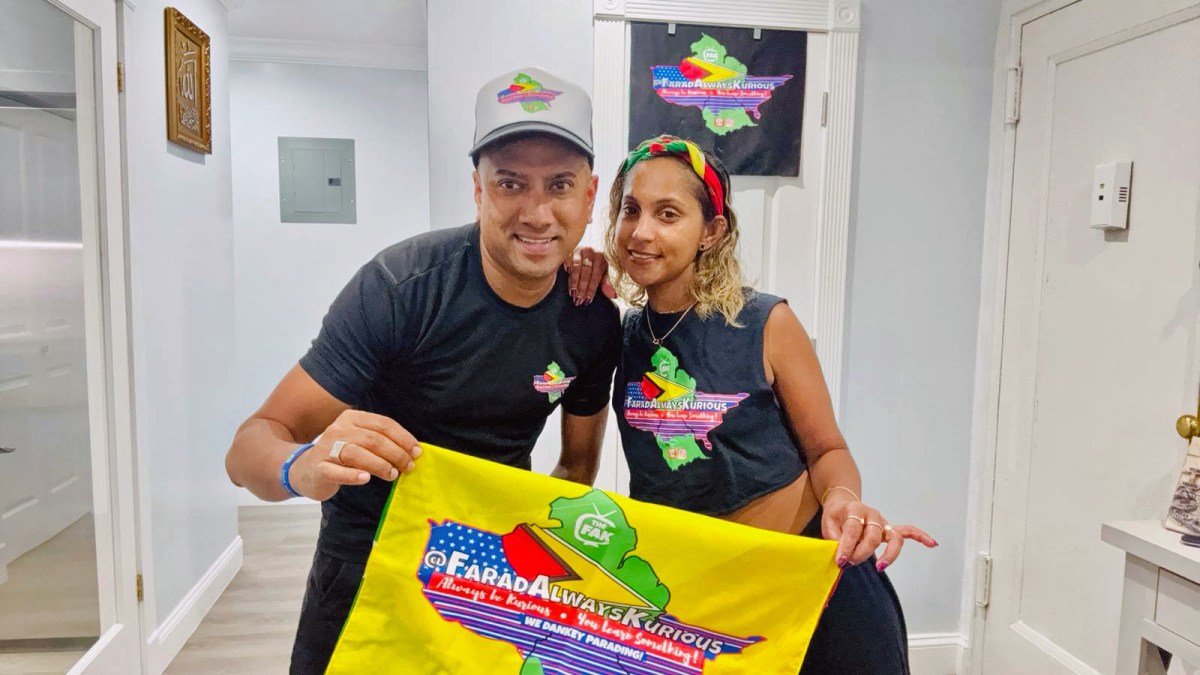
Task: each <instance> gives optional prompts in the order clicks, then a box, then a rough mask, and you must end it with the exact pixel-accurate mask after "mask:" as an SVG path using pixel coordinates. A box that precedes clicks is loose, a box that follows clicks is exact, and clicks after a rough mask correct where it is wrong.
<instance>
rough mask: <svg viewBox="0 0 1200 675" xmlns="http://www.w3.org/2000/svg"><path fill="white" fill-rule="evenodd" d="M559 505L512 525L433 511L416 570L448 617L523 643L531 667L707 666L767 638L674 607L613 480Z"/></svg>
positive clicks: (529, 672)
mask: <svg viewBox="0 0 1200 675" xmlns="http://www.w3.org/2000/svg"><path fill="white" fill-rule="evenodd" d="M550 517H551V518H552V519H554V520H557V521H558V522H559V523H561V524H560V525H559V526H558V527H542V526H539V525H536V524H529V523H522V524H520V525H517V526H516V527H515V528H513V530H512V531H510V532H509V533H507V534H496V533H494V532H488V531H485V530H482V529H477V528H474V527H471V526H469V525H464V524H462V523H458V522H454V521H443V522H441V523H435V522H433V521H429V540H428V544H427V545H426V548H425V553H424V557H423V564H422V565H421V567H420V568H419V570H418V573H417V576H418V578H419V579H420V580H421V582H422V584H423V586H424V594H425V598H426V599H427V600H428V601H429V602H430V604H432V605H433V607H434V608H435V609H436V611H437V613H438V615H440V616H441V617H442V618H443V619H444V620H446V621H450V622H454V623H458V624H461V625H462V627H463V628H465V629H467V630H469V631H471V632H473V633H476V634H477V635H480V636H483V637H486V638H490V639H493V640H500V641H502V642H506V643H508V644H510V645H512V646H513V647H515V648H516V649H517V651H518V652H519V653H520V654H521V658H522V659H523V665H522V667H521V670H520V675H533V674H540V673H575V672H585V671H586V672H589V673H603V674H606V675H607V674H611V675H624V674H626V673H644V674H647V675H653V674H663V675H665V674H667V673H672V674H675V673H680V674H688V673H697V674H698V673H703V672H704V666H705V664H706V663H708V662H710V661H712V660H713V659H715V658H717V657H728V656H732V655H737V654H740V653H742V651H743V650H744V649H746V648H747V647H749V646H751V645H754V644H756V643H759V642H762V641H763V640H764V638H762V637H758V636H754V637H744V638H743V637H736V636H732V635H725V634H722V633H718V632H715V631H710V630H707V629H705V628H702V627H699V626H693V625H689V624H687V623H684V622H683V621H682V620H681V619H679V618H676V617H674V616H671V615H670V614H668V613H667V607H668V605H669V603H670V599H671V592H670V590H669V589H668V588H667V587H666V586H665V585H664V584H663V583H662V582H661V581H660V580H659V578H658V575H657V574H656V573H655V571H654V569H653V568H652V567H651V566H650V564H649V563H648V562H646V561H645V560H644V559H642V558H640V557H638V556H635V555H632V552H633V550H634V548H635V547H636V546H637V531H636V530H635V529H634V528H633V527H631V526H630V525H629V523H628V521H627V520H626V518H625V514H624V512H622V510H621V508H620V507H619V506H617V504H616V503H615V502H614V501H613V500H612V499H611V498H610V497H609V496H608V495H606V494H604V493H603V492H600V491H599V490H592V491H591V492H589V493H587V494H585V495H583V496H582V497H577V498H567V497H560V498H558V499H555V500H554V501H553V502H552V503H551V504H550ZM585 589H586V592H585Z"/></svg>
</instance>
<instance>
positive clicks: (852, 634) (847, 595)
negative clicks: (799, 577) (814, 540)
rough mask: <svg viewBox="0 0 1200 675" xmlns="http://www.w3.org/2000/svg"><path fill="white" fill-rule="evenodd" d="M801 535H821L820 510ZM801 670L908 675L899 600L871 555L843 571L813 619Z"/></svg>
mask: <svg viewBox="0 0 1200 675" xmlns="http://www.w3.org/2000/svg"><path fill="white" fill-rule="evenodd" d="M804 534H805V535H806V536H809V537H820V536H821V514H820V513H819V512H818V513H817V516H816V517H815V518H813V520H812V522H811V523H809V526H808V527H807V528H805V531H804ZM800 673H801V675H826V674H827V673H828V674H830V675H834V674H836V675H860V674H861V675H908V629H907V627H906V626H905V625H904V612H903V611H901V609H900V599H899V598H898V597H897V596H896V590H895V589H894V588H892V582H891V581H889V580H888V578H887V575H886V574H884V573H880V572H876V571H875V557H874V556H872V557H871V558H870V559H869V560H867V561H866V562H863V563H860V564H858V565H855V566H854V567H848V568H846V569H845V570H844V571H843V572H842V578H841V580H840V581H839V582H838V586H837V589H836V590H834V592H833V597H832V598H830V599H829V606H828V607H826V608H825V612H824V613H823V614H822V615H821V620H820V621H819V622H818V623H817V630H816V632H814V633H813V637H812V642H810V643H809V645H808V653H807V654H806V655H805V657H804V667H803V668H801V669H800Z"/></svg>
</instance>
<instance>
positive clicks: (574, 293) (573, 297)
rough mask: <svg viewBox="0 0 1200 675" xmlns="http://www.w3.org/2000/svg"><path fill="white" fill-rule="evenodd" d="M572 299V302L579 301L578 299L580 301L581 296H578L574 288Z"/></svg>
mask: <svg viewBox="0 0 1200 675" xmlns="http://www.w3.org/2000/svg"><path fill="white" fill-rule="evenodd" d="M571 299H572V300H578V299H579V295H578V294H577V293H576V292H575V289H574V288H572V289H571Z"/></svg>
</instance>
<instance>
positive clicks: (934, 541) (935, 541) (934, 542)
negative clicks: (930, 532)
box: [933, 539, 941, 546]
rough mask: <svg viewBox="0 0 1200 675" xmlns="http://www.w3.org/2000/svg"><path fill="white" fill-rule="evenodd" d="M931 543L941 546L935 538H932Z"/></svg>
mask: <svg viewBox="0 0 1200 675" xmlns="http://www.w3.org/2000/svg"><path fill="white" fill-rule="evenodd" d="M933 545H934V546H941V544H939V543H937V539H934V540H933Z"/></svg>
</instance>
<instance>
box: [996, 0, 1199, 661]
mask: <svg viewBox="0 0 1200 675" xmlns="http://www.w3.org/2000/svg"><path fill="white" fill-rule="evenodd" d="M1020 54H1021V66H1022V70H1023V75H1022V86H1021V102H1020V115H1019V122H1018V125H1017V127H1016V149H1015V159H1014V164H1013V176H1012V178H1013V183H1012V205H1011V222H1010V232H1009V240H1008V269H1007V287H1006V290H1005V305H1004V323H1003V348H1002V367H1001V375H1000V405H999V409H998V425H997V431H996V464H995V486H994V497H993V510H992V542H991V555H992V558H993V576H992V586H991V604H990V606H989V607H988V609H987V614H986V619H985V622H984V626H985V629H984V635H983V636H982V637H983V645H982V649H983V660H982V663H983V669H984V672H985V673H997V674H1003V675H1008V674H1010V673H1038V674H1044V673H1066V672H1083V673H1090V672H1100V673H1112V672H1114V669H1115V659H1116V648H1115V638H1116V635H1117V620H1118V613H1119V609H1120V607H1119V605H1120V597H1121V594H1120V588H1121V582H1122V569H1123V560H1124V557H1123V555H1122V554H1121V553H1120V552H1118V551H1117V550H1115V549H1112V548H1111V547H1108V546H1106V545H1104V544H1102V543H1101V541H1100V523H1101V522H1102V521H1105V520H1115V519H1129V518H1160V519H1161V518H1162V517H1163V516H1164V515H1165V513H1166V509H1167V506H1168V505H1169V502H1170V497H1171V492H1172V488H1173V485H1174V481H1175V479H1176V478H1177V476H1178V471H1179V467H1180V465H1181V462H1182V458H1183V456H1184V453H1185V451H1186V445H1185V443H1183V442H1182V441H1181V440H1180V439H1179V437H1178V436H1176V435H1175V431H1174V421H1175V419H1176V417H1177V416H1178V415H1180V414H1181V413H1185V412H1190V411H1191V410H1192V409H1193V408H1195V406H1196V391H1197V384H1198V383H1200V330H1198V322H1200V269H1198V268H1197V265H1198V264H1200V3H1197V2H1196V1H1195V0H1138V1H1136V2H1131V1H1129V0H1081V1H1080V2H1076V3H1074V4H1070V5H1068V6H1066V7H1064V8H1062V9H1060V10H1058V11H1055V12H1053V13H1051V14H1048V15H1046V16H1043V17H1042V18H1039V19H1036V20H1033V21H1031V22H1030V23H1027V24H1025V25H1024V26H1023V28H1022V30H1021V34H1020ZM1113 161H1131V162H1133V180H1132V191H1131V195H1130V202H1129V206H1130V217H1129V229H1128V231H1127V232H1117V233H1112V232H1105V231H1103V230H1097V229H1092V228H1091V227H1089V223H1090V218H1089V216H1090V208H1091V187H1092V180H1093V168H1094V166H1095V165H1097V164H1102V163H1107V162H1113Z"/></svg>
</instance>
